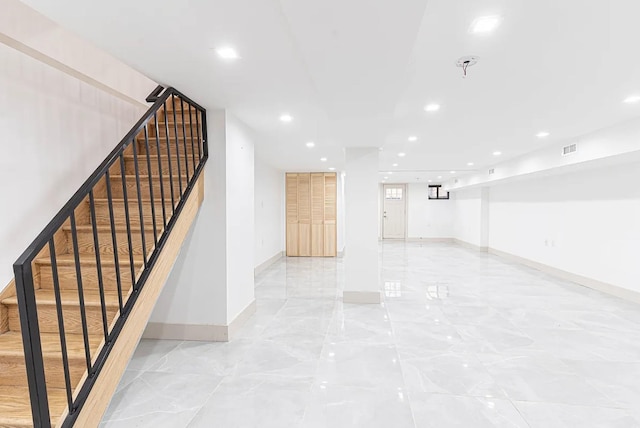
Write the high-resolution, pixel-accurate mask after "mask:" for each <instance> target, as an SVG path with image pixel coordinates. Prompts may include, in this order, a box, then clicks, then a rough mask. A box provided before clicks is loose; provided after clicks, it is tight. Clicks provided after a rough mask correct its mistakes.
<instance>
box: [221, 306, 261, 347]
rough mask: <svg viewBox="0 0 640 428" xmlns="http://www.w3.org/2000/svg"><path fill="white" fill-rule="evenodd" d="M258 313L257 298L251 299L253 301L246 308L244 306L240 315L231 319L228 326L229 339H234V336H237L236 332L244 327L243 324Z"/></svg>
mask: <svg viewBox="0 0 640 428" xmlns="http://www.w3.org/2000/svg"><path fill="white" fill-rule="evenodd" d="M255 313H256V299H253V300H252V301H251V303H249V304H248V305H247V307H246V308H244V309H243V310H242V312H240V313H239V314H238V316H236V317H235V318H234V320H233V321H231V322H230V323H229V327H228V329H227V330H228V337H229V339H228V340H231V339H233V338H234V337H236V334H237V333H238V331H240V329H241V328H242V326H243V325H244V324H245V323H246V322H247V321H248V320H249V318H251V317H252V316H253V314H255Z"/></svg>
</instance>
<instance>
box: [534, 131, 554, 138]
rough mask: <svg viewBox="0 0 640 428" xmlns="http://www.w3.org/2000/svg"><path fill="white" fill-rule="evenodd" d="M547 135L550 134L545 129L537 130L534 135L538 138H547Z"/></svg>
mask: <svg viewBox="0 0 640 428" xmlns="http://www.w3.org/2000/svg"><path fill="white" fill-rule="evenodd" d="M549 135H551V134H549V133H548V132H547V131H542V132H538V133H537V134H536V137H538V138H547V137H548V136H549Z"/></svg>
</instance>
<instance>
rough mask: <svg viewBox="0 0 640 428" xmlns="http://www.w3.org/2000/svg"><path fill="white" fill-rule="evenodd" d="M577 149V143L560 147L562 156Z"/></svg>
mask: <svg viewBox="0 0 640 428" xmlns="http://www.w3.org/2000/svg"><path fill="white" fill-rule="evenodd" d="M577 151H578V145H577V144H571V145H569V146H564V147H563V148H562V156H567V155H570V154H572V153H575V152H577Z"/></svg>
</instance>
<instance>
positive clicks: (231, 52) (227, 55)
mask: <svg viewBox="0 0 640 428" xmlns="http://www.w3.org/2000/svg"><path fill="white" fill-rule="evenodd" d="M216 53H217V54H218V56H219V57H220V58H222V59H229V60H231V59H238V58H240V56H239V55H238V52H236V50H235V49H234V48H231V47H228V46H225V47H223V48H218V49H216Z"/></svg>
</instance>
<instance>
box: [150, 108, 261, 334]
mask: <svg viewBox="0 0 640 428" xmlns="http://www.w3.org/2000/svg"><path fill="white" fill-rule="evenodd" d="M207 125H208V137H209V154H210V157H209V161H208V162H207V164H206V166H205V169H204V174H205V198H204V201H203V203H202V207H201V208H200V211H199V213H198V216H197V218H196V220H195V222H194V225H193V226H192V228H191V230H190V232H189V235H188V236H187V239H186V240H185V242H184V244H183V247H182V250H181V252H180V255H179V256H178V259H177V260H176V263H175V265H174V268H173V270H172V272H171V274H170V275H169V279H168V280H167V284H166V286H165V288H164V290H163V292H162V294H161V296H160V298H159V299H158V303H157V304H156V307H155V309H154V311H153V314H152V315H151V319H150V322H151V323H153V324H155V325H157V324H173V325H179V326H185V331H187V332H188V331H189V328H190V327H195V328H197V327H205V328H208V327H212V328H213V326H228V325H229V324H230V323H231V322H232V321H233V320H235V319H236V317H237V316H238V315H239V314H240V313H241V312H242V311H243V310H244V309H245V308H247V307H248V306H249V305H250V304H251V303H252V302H253V300H254V281H253V271H254V257H253V254H252V249H253V248H254V245H255V240H254V215H255V211H254V205H253V198H254V158H253V156H254V141H255V138H256V137H255V135H254V134H253V132H252V131H251V130H250V129H249V128H247V127H246V126H245V125H244V124H243V123H242V122H240V121H239V120H237V119H236V118H235V117H233V116H232V115H230V114H229V113H228V112H225V111H223V110H215V109H208V110H207ZM198 331H199V330H198Z"/></svg>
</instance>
